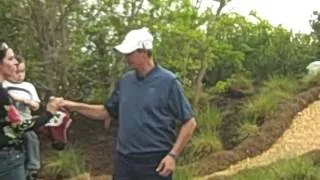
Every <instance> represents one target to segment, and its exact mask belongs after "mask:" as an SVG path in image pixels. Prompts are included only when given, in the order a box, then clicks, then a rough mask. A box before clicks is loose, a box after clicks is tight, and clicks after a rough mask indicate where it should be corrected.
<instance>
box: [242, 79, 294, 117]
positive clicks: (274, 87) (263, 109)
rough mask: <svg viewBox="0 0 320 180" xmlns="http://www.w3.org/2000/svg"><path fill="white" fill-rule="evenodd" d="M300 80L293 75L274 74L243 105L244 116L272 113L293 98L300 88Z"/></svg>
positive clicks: (264, 115) (259, 115)
mask: <svg viewBox="0 0 320 180" xmlns="http://www.w3.org/2000/svg"><path fill="white" fill-rule="evenodd" d="M297 82H298V81H297V80H295V79H293V78H292V77H284V76H272V77H271V78H270V79H269V80H267V81H265V82H263V83H262V84H263V87H262V88H261V91H260V93H259V94H257V95H255V96H253V97H252V98H251V99H250V100H249V101H248V102H247V103H246V104H245V105H244V107H243V113H244V117H246V118H247V119H252V120H253V122H251V123H254V122H255V121H256V120H257V119H260V118H264V117H266V116H268V115H271V114H272V113H273V112H274V111H275V110H276V109H277V107H278V105H279V104H280V103H282V102H285V101H288V100H290V99H292V98H293V95H294V93H295V92H296V91H297V89H298V83H297Z"/></svg>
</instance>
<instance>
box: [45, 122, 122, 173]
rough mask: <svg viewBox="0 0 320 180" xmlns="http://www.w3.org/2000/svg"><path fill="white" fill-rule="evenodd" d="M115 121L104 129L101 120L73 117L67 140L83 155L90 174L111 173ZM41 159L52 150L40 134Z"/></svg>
mask: <svg viewBox="0 0 320 180" xmlns="http://www.w3.org/2000/svg"><path fill="white" fill-rule="evenodd" d="M116 130H117V122H116V121H113V122H112V123H111V125H110V127H109V129H108V130H107V131H106V130H105V128H104V124H103V122H102V121H96V120H88V119H86V118H85V117H79V116H77V117H73V123H72V125H71V128H70V131H69V140H70V143H71V144H75V145H76V147H77V148H79V149H80V150H81V151H82V152H83V153H84V155H85V157H86V159H87V161H88V165H89V169H90V174H91V176H101V175H111V174H112V169H113V155H114V151H115V142H116ZM40 139H41V152H42V161H44V160H45V159H46V154H48V153H49V152H51V151H52V148H51V146H50V143H48V142H49V141H48V139H47V138H46V137H43V136H41V137H40Z"/></svg>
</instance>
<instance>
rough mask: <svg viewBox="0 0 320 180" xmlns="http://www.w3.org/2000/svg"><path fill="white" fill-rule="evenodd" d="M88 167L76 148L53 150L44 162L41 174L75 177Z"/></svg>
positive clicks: (84, 171)
mask: <svg viewBox="0 0 320 180" xmlns="http://www.w3.org/2000/svg"><path fill="white" fill-rule="evenodd" d="M87 171H88V167H87V164H86V160H85V158H84V155H83V154H82V153H81V152H80V151H79V150H78V149H76V148H74V147H69V148H68V149H67V150H64V151H58V152H53V154H51V155H50V156H49V157H48V158H47V162H45V165H44V168H43V174H45V175H46V176H48V177H55V176H62V177H75V176H78V175H81V174H83V173H86V172H87Z"/></svg>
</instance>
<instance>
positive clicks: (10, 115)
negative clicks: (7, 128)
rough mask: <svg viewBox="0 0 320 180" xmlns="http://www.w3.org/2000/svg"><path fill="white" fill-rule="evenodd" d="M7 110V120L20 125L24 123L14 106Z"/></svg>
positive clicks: (8, 107)
mask: <svg viewBox="0 0 320 180" xmlns="http://www.w3.org/2000/svg"><path fill="white" fill-rule="evenodd" d="M6 109H7V119H8V121H9V122H10V123H14V124H20V123H21V122H22V119H21V116H20V113H19V111H18V110H17V109H16V107H14V106H13V105H9V106H7V107H6Z"/></svg>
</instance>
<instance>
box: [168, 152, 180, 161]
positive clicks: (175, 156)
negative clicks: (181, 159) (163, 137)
mask: <svg viewBox="0 0 320 180" xmlns="http://www.w3.org/2000/svg"><path fill="white" fill-rule="evenodd" d="M168 156H171V157H172V158H173V159H174V160H177V159H178V155H176V154H173V153H171V152H170V153H169V154H168Z"/></svg>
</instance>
